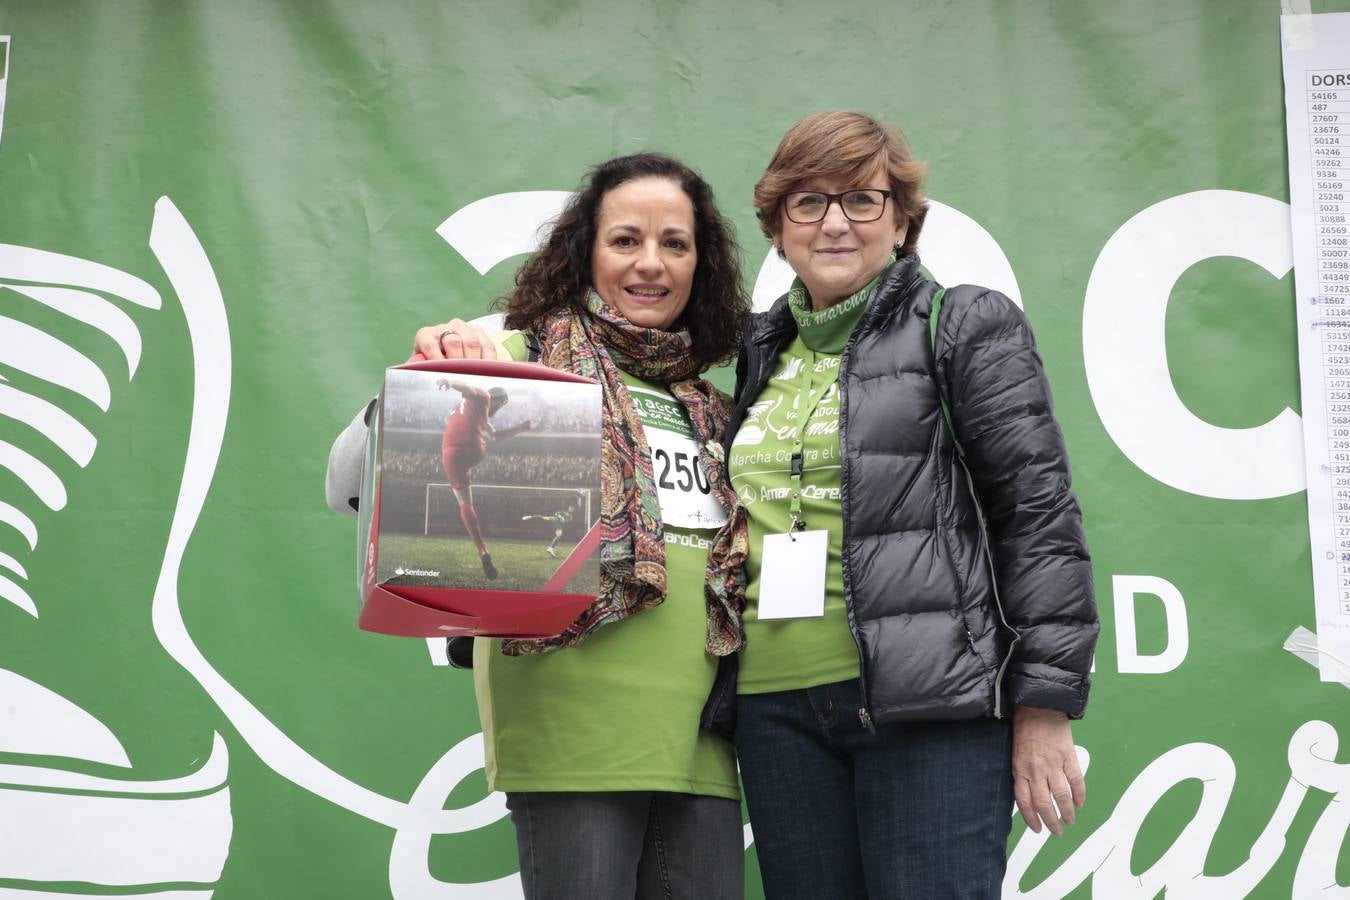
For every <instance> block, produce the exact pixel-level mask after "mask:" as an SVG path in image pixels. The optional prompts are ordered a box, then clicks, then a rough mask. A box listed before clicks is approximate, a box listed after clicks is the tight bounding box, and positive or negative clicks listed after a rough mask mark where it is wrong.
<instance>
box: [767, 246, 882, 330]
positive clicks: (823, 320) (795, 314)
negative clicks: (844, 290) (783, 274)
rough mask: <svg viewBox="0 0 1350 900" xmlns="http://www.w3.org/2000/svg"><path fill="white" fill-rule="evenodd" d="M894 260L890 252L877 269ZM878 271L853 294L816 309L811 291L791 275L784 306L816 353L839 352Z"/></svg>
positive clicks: (860, 312) (860, 313)
mask: <svg viewBox="0 0 1350 900" xmlns="http://www.w3.org/2000/svg"><path fill="white" fill-rule="evenodd" d="M894 262H895V255H894V254H892V255H891V259H890V262H888V263H887V264H886V266H885V267H883V268H882V270H881V272H885V271H886V269H888V268H890V266H891V263H894ZM881 272H878V273H877V276H876V277H875V278H873V279H872V280H871V281H869V282H868V283H867V286H866V287H864V288H863V289H862V290H860V291H858V292H857V293H856V294H852V295H851V296H848V297H845V298H844V299H843V300H840V301H839V302H838V303H836V304H834V305H833V306H827V307H825V308H824V309H822V310H819V311H816V310H813V309H812V308H811V295H810V294H808V293H807V291H806V285H804V284H802V280H801V279H800V278H795V279H793V281H792V287H790V288H788V309H790V310H792V318H793V319H795V320H796V321H797V332H798V333H799V334H800V335H801V338H802V343H804V344H806V346H807V347H809V348H811V349H812V350H814V351H815V352H817V353H831V354H838V353H843V352H844V345H845V344H847V343H848V338H849V335H851V334H852V333H853V326H854V325H857V324H858V319H859V317H860V316H862V311H863V307H864V306H866V305H867V298H868V296H869V295H870V294H871V293H872V288H874V287H876V286H877V282H878V281H880V280H881Z"/></svg>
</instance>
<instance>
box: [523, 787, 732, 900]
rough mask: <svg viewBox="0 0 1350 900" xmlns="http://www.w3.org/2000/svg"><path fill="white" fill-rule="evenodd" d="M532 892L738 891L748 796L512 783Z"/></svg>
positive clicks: (613, 898)
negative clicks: (523, 788)
mask: <svg viewBox="0 0 1350 900" xmlns="http://www.w3.org/2000/svg"><path fill="white" fill-rule="evenodd" d="M506 805H507V808H508V809H510V810H511V822H512V824H514V825H515V828H516V846H517V849H518V850H519V854H520V878H521V882H522V883H523V885H524V887H525V897H526V900H686V898H687V900H739V898H741V897H743V896H744V892H745V842H744V839H743V837H742V829H741V806H740V804H739V803H737V802H736V801H734V800H726V799H723V798H721V797H700V796H696V795H693V794H673V793H665V792H659V791H612V792H581V791H578V792H561V791H559V792H553V791H549V792H519V793H517V792H508V793H507V795H506Z"/></svg>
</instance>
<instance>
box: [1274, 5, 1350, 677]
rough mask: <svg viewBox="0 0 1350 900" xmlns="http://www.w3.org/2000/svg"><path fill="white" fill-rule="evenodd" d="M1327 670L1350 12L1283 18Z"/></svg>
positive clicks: (1337, 472)
mask: <svg viewBox="0 0 1350 900" xmlns="http://www.w3.org/2000/svg"><path fill="white" fill-rule="evenodd" d="M1280 34H1281V39H1282V40H1281V46H1282V48H1283V55H1284V104H1285V131H1286V134H1287V137H1288V140H1289V198H1290V221H1291V227H1292V230H1293V245H1294V288H1295V295H1296V297H1297V303H1298V316H1297V318H1298V353H1299V380H1300V384H1301V388H1300V392H1301V396H1302V401H1303V440H1304V462H1305V465H1306V467H1307V474H1308V529H1309V533H1310V536H1311V542H1312V568H1313V594H1314V602H1315V607H1316V618H1317V640H1318V659H1319V664H1318V669H1319V671H1320V672H1321V676H1322V680H1323V681H1340V682H1346V681H1350V13H1326V14H1320V15H1306V14H1305V15H1285V16H1281V17H1280Z"/></svg>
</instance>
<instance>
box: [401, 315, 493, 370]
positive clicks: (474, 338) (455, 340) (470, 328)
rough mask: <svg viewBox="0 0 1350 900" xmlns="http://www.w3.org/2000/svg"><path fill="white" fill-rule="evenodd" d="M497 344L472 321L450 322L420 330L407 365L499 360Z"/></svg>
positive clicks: (414, 339)
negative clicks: (431, 362) (446, 360)
mask: <svg viewBox="0 0 1350 900" xmlns="http://www.w3.org/2000/svg"><path fill="white" fill-rule="evenodd" d="M496 358H497V345H496V344H494V343H492V339H491V338H490V337H488V333H487V332H486V331H484V330H483V329H481V328H479V327H478V326H477V325H475V324H473V323H472V322H465V321H464V320H463V319H451V320H450V321H449V322H444V323H442V324H440V325H428V326H426V327H425V328H419V329H417V333H416V334H414V335H413V349H412V355H411V356H409V357H408V362H420V361H421V360H424V359H496Z"/></svg>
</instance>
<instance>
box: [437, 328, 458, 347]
mask: <svg viewBox="0 0 1350 900" xmlns="http://www.w3.org/2000/svg"><path fill="white" fill-rule="evenodd" d="M454 333H455V329H453V328H447V329H445V330H444V331H442V332H441V333H440V334H438V335H436V341H437V343H439V342H441V341H443V340H445V336H446V335H447V334H454Z"/></svg>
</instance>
